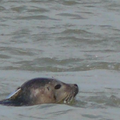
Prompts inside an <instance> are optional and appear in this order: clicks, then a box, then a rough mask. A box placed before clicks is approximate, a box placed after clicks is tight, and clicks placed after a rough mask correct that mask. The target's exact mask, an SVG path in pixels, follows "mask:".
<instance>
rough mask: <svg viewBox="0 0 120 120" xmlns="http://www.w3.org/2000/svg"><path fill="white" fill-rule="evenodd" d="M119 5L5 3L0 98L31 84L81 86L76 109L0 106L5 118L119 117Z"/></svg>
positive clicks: (111, 1)
mask: <svg viewBox="0 0 120 120" xmlns="http://www.w3.org/2000/svg"><path fill="white" fill-rule="evenodd" d="M119 6H120V1H119V0H106V1H103V0H90V1H88V0H84V1H82V0H74V1H73V0H26V1H22V0H19V1H18V0H16V1H8V0H1V1H0V79H1V80H0V99H4V98H5V97H6V96H7V95H8V94H9V93H11V92H12V91H14V90H15V89H16V88H17V87H18V86H20V85H21V84H22V83H24V82H25V81H26V80H29V79H31V78H35V77H55V78H57V79H59V80H61V81H63V82H68V83H77V84H78V86H79V89H80V91H79V93H78V95H77V97H76V100H77V101H76V102H75V104H74V105H71V106H69V105H58V104H49V105H36V106H29V107H8V106H0V120H6V119H9V120H16V119H18V120H21V118H22V119H26V120H31V119H32V120H33V119H34V120H37V119H46V120H53V119H58V120H61V119H62V120H68V119H69V120H73V119H76V120H80V119H84V120H91V119H92V120H118V119H120V114H119V111H120V80H119V78H120V74H119V72H120V24H119V21H120V7H119Z"/></svg>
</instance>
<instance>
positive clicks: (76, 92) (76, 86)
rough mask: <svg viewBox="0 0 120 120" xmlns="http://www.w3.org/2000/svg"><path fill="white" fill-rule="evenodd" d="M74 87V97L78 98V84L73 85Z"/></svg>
mask: <svg viewBox="0 0 120 120" xmlns="http://www.w3.org/2000/svg"><path fill="white" fill-rule="evenodd" d="M73 85H74V88H75V94H74V96H76V95H77V94H78V92H79V88H78V85H77V84H73Z"/></svg>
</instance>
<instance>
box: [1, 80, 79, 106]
mask: <svg viewBox="0 0 120 120" xmlns="http://www.w3.org/2000/svg"><path fill="white" fill-rule="evenodd" d="M78 91H79V89H78V85H77V84H67V83H64V82H61V81H59V80H56V79H53V78H34V79H31V80H29V81H27V82H25V83H24V84H23V85H21V87H19V88H18V89H17V90H16V91H15V92H14V93H12V94H10V95H9V96H8V97H7V98H6V99H4V100H1V101H0V104H2V105H8V106H9V105H11V106H24V105H25V106H28V105H37V104H47V103H66V104H70V103H71V102H72V101H73V100H74V98H75V96H76V95H77V93H78Z"/></svg>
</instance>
